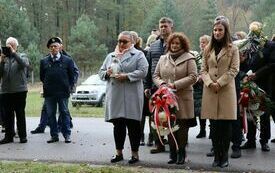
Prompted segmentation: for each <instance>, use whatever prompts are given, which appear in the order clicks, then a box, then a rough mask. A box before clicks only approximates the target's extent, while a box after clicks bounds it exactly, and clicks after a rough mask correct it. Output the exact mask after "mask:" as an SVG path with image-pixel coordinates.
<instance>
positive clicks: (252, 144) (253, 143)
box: [241, 142, 256, 149]
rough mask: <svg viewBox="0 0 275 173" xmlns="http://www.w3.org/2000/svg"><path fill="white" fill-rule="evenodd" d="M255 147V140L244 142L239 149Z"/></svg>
mask: <svg viewBox="0 0 275 173" xmlns="http://www.w3.org/2000/svg"><path fill="white" fill-rule="evenodd" d="M254 148H256V143H255V142H246V143H245V144H244V145H243V146H241V149H254Z"/></svg>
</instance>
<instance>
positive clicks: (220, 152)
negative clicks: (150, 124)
mask: <svg viewBox="0 0 275 173" xmlns="http://www.w3.org/2000/svg"><path fill="white" fill-rule="evenodd" d="M210 124H211V125H210V131H211V135H212V138H211V140H212V145H213V150H214V155H215V158H214V159H215V161H226V160H228V150H229V145H230V139H231V133H232V121H231V120H210ZM217 159H218V160H217Z"/></svg>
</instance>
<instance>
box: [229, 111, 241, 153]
mask: <svg viewBox="0 0 275 173" xmlns="http://www.w3.org/2000/svg"><path fill="white" fill-rule="evenodd" d="M231 142H232V146H231V148H232V150H234V151H235V150H240V149H241V144H242V117H241V116H237V120H232V137H231Z"/></svg>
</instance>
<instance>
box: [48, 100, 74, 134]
mask: <svg viewBox="0 0 275 173" xmlns="http://www.w3.org/2000/svg"><path fill="white" fill-rule="evenodd" d="M45 104H46V107H47V113H48V117H49V124H50V134H51V137H53V138H56V137H58V124H57V120H56V109H57V105H58V108H59V116H60V117H59V118H60V119H61V124H60V126H61V133H62V134H63V136H64V137H66V136H70V135H71V129H70V121H71V119H70V113H69V109H68V98H59V97H55V96H52V97H45Z"/></svg>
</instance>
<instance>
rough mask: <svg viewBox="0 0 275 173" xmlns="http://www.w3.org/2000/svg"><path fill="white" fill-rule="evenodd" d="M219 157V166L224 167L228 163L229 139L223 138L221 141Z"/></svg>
mask: <svg viewBox="0 0 275 173" xmlns="http://www.w3.org/2000/svg"><path fill="white" fill-rule="evenodd" d="M221 144H222V145H221V158H220V167H221V168H225V167H227V166H228V165H229V163H228V150H229V145H230V140H229V139H227V140H226V139H224V140H222V142H221Z"/></svg>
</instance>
